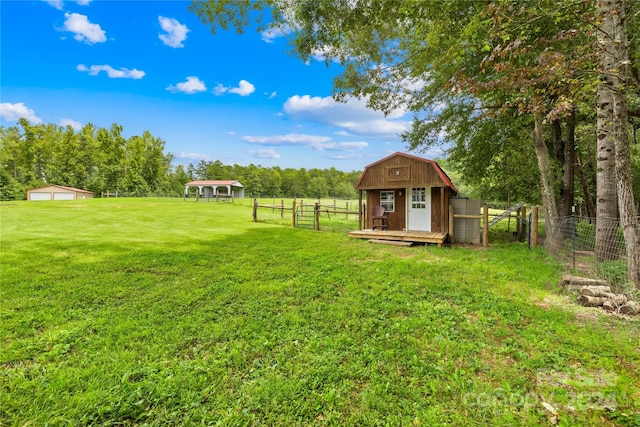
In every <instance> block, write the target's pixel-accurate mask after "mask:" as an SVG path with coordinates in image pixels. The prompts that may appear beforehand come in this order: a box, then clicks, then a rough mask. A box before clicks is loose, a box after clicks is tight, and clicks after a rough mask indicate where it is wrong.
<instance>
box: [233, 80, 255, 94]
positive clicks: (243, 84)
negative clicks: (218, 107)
mask: <svg viewBox="0 0 640 427" xmlns="http://www.w3.org/2000/svg"><path fill="white" fill-rule="evenodd" d="M255 90H256V87H255V86H254V85H252V84H251V83H249V82H248V81H246V80H240V83H239V84H238V87H234V88H232V89H229V93H235V94H238V95H240V96H247V95H251V94H252V93H253V92H255Z"/></svg>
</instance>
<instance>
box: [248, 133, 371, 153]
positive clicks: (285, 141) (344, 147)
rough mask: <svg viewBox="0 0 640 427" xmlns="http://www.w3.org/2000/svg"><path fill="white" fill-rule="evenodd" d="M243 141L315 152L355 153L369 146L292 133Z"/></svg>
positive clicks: (255, 137) (362, 142) (254, 137)
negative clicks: (297, 147) (303, 148)
mask: <svg viewBox="0 0 640 427" xmlns="http://www.w3.org/2000/svg"><path fill="white" fill-rule="evenodd" d="M242 139H243V141H245V142H248V143H249V144H257V145H267V146H269V145H270V146H301V147H309V148H311V149H312V150H315V151H324V150H328V151H353V150H360V149H362V148H365V147H367V146H369V144H368V143H367V142H364V141H357V142H335V141H332V140H331V138H330V137H328V136H318V135H305V134H297V133H290V134H287V135H274V136H249V135H247V136H243V137H242Z"/></svg>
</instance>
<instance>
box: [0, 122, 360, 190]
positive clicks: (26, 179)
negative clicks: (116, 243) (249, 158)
mask: <svg viewBox="0 0 640 427" xmlns="http://www.w3.org/2000/svg"><path fill="white" fill-rule="evenodd" d="M19 124H20V128H21V129H20V128H18V127H9V128H4V127H2V128H0V136H1V138H2V145H1V146H0V169H1V170H2V171H3V181H2V184H1V185H2V189H1V191H2V192H1V195H0V197H1V198H2V199H3V200H13V199H23V198H24V197H25V194H26V189H27V188H32V187H37V186H41V185H46V184H47V183H49V184H57V185H65V186H69V187H76V188H82V189H86V190H89V191H92V192H94V193H96V194H100V193H102V192H107V191H109V192H116V191H117V192H118V193H119V194H121V195H127V196H147V195H157V194H171V195H176V196H179V195H182V194H183V193H184V187H185V184H186V183H187V182H190V181H193V180H194V179H204V180H238V181H240V182H241V183H242V184H243V185H244V186H245V194H246V195H247V196H252V197H257V196H262V195H265V196H290V197H316V198H319V197H328V196H332V197H344V198H352V197H354V195H355V189H354V185H355V183H356V181H357V179H358V177H359V176H360V172H358V171H352V172H342V171H338V170H336V169H335V168H330V169H325V170H320V169H311V170H309V171H307V170H306V169H304V168H301V169H285V170H282V169H280V168H279V167H274V168H265V167H262V166H259V165H254V164H249V165H248V166H240V165H238V164H234V165H225V164H223V163H222V162H221V161H220V160H216V161H212V162H207V161H204V160H202V161H201V162H200V163H198V165H197V166H194V165H193V164H189V165H188V166H187V167H186V169H185V166H184V165H177V166H176V167H175V169H174V168H173V166H172V162H173V155H172V154H171V153H164V145H165V142H164V141H163V140H162V139H160V138H157V137H154V136H153V135H151V133H150V132H148V131H144V132H143V134H142V135H141V136H138V135H135V136H132V137H130V138H124V137H123V136H122V132H123V130H124V129H123V128H122V126H120V125H118V124H116V123H114V124H113V125H112V126H111V128H109V129H105V128H97V129H96V128H95V127H94V126H93V125H92V124H90V123H89V124H87V125H86V126H84V127H83V128H82V129H81V130H79V131H77V132H76V131H74V129H73V128H72V127H70V126H67V127H66V128H61V127H57V126H55V125H44V124H41V125H36V126H34V125H31V124H30V123H29V122H28V121H26V120H24V119H21V120H20V121H19ZM5 175H6V176H5Z"/></svg>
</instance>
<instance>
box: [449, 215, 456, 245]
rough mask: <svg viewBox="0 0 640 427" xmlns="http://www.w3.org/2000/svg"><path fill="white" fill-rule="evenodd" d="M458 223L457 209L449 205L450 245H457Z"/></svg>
mask: <svg viewBox="0 0 640 427" xmlns="http://www.w3.org/2000/svg"><path fill="white" fill-rule="evenodd" d="M455 231H456V221H455V209H454V208H453V205H449V243H451V244H452V245H453V244H454V243H456V238H455V237H454V236H455Z"/></svg>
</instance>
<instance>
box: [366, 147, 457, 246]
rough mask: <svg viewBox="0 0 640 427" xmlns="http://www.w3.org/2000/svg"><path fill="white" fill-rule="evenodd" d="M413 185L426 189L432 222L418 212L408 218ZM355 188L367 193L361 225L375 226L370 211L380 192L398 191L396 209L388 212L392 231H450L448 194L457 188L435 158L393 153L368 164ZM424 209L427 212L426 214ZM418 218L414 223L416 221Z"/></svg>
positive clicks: (377, 203)
mask: <svg viewBox="0 0 640 427" xmlns="http://www.w3.org/2000/svg"><path fill="white" fill-rule="evenodd" d="M412 188H425V189H426V191H427V194H428V196H429V198H430V199H431V206H430V209H429V211H430V215H431V218H429V219H428V221H429V222H427V223H425V222H424V221H423V222H421V219H420V217H419V216H418V217H416V216H415V214H414V216H412V217H411V218H408V211H407V209H408V206H407V205H408V203H409V199H408V197H409V196H408V195H407V192H410V191H411V189H412ZM356 189H357V190H359V191H360V192H361V194H362V192H363V191H364V192H366V195H367V196H366V210H367V212H366V221H365V222H364V224H362V226H364V227H365V228H369V229H370V228H372V223H371V210H372V209H373V207H374V206H376V205H380V204H381V202H380V192H381V191H394V192H395V198H394V200H395V206H394V211H393V212H389V213H388V214H387V217H388V220H389V230H408V229H410V228H412V227H415V228H416V229H418V230H422V229H426V227H425V225H426V224H428V226H430V229H431V230H430V231H432V232H435V233H443V234H446V233H448V232H449V197H451V196H454V195H455V194H456V193H457V190H456V188H455V186H454V185H453V183H452V182H451V179H450V178H449V177H448V176H447V174H446V173H445V172H444V171H443V170H442V168H440V166H439V165H438V164H437V163H436V162H435V161H433V160H428V159H423V158H420V157H416V156H412V155H410V154H405V153H400V152H398V153H394V154H392V155H390V156H388V157H385V158H384V159H381V160H379V161H377V162H375V163H372V164H370V165H368V166H366V167H365V169H364V171H363V172H362V175H360V179H359V180H358V182H357V184H356ZM426 212H428V211H426V210H425V214H426ZM414 221H415V223H414Z"/></svg>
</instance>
